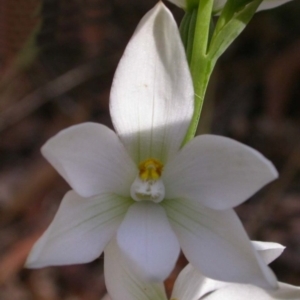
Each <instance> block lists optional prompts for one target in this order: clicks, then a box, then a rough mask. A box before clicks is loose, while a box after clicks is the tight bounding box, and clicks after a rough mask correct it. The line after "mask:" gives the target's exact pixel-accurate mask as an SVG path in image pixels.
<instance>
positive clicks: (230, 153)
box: [163, 135, 277, 209]
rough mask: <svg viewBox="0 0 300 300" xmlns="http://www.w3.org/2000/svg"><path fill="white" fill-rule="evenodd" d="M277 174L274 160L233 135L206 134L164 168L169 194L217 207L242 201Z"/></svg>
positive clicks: (227, 206)
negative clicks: (233, 138)
mask: <svg viewBox="0 0 300 300" xmlns="http://www.w3.org/2000/svg"><path fill="white" fill-rule="evenodd" d="M276 177H277V171H276V170H275V168H274V166H273V165H272V163H271V162H270V161H268V160H267V159H266V158H265V157H263V156H262V155H261V154H260V153H259V152H257V151H256V150H254V149H252V148H250V147H248V146H245V145H243V144H241V143H239V142H236V141H234V140H232V139H229V138H225V137H221V136H214V135H202V136H199V137H196V138H194V139H193V140H192V141H191V142H189V143H188V144H187V145H186V146H185V147H184V148H183V149H182V150H181V151H180V152H179V153H178V154H177V155H176V156H175V157H174V158H173V160H171V161H170V162H169V163H168V164H167V165H166V166H165V168H164V172H163V181H164V184H165V189H166V196H165V197H166V198H167V199H173V198H187V199H190V200H191V201H194V202H199V203H201V204H203V205H205V206H207V207H209V208H213V209H228V208H231V207H233V206H236V205H239V204H240V203H242V202H244V201H245V200H246V199H247V198H249V197H250V196H252V195H253V194H254V193H255V192H257V191H258V190H259V189H260V188H262V187H263V186H264V185H265V184H267V183H269V182H270V181H272V180H274V179H275V178H276Z"/></svg>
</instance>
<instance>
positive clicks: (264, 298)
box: [205, 283, 300, 300]
mask: <svg viewBox="0 0 300 300" xmlns="http://www.w3.org/2000/svg"><path fill="white" fill-rule="evenodd" d="M220 299H222V300H245V299H255V300H276V299H278V300H283V299H284V300H299V299H300V288H299V287H296V286H291V285H287V284H283V283H279V289H278V290H276V291H267V290H263V289H261V288H259V287H257V286H253V285H244V284H231V285H227V286H226V287H224V288H221V289H219V290H217V291H215V292H213V293H212V294H210V295H209V296H207V297H206V298H205V300H220Z"/></svg>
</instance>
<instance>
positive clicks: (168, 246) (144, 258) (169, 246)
mask: <svg viewBox="0 0 300 300" xmlns="http://www.w3.org/2000/svg"><path fill="white" fill-rule="evenodd" d="M117 240H118V244H119V246H120V248H121V249H122V250H123V251H124V253H125V254H126V255H127V256H128V258H129V259H130V260H131V261H132V265H134V266H135V270H136V272H137V273H138V274H139V275H140V276H141V278H143V280H146V281H152V282H155V281H163V280H165V279H166V278H167V277H168V276H169V275H170V273H171V271H172V270H173V268H174V266H175V263H176V260H177V258H178V255H179V252H180V246H179V243H178V241H177V237H176V235H175V233H174V232H173V230H172V228H171V225H170V224H169V221H168V219H167V216H166V213H165V211H164V209H163V207H161V206H160V205H159V204H155V203H152V202H146V201H143V202H138V203H136V204H134V205H132V206H131V207H130V208H129V210H128V212H127V214H126V216H125V218H124V221H123V222H122V224H121V226H120V228H119V230H118V234H117Z"/></svg>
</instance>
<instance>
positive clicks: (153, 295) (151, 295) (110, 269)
mask: <svg viewBox="0 0 300 300" xmlns="http://www.w3.org/2000/svg"><path fill="white" fill-rule="evenodd" d="M104 275H105V284H106V288H107V291H108V293H109V295H110V297H111V298H112V299H114V300H167V297H166V293H165V288H164V285H163V283H153V284H149V283H146V282H144V281H142V280H141V278H140V277H139V276H137V275H136V274H135V273H134V272H133V270H132V269H131V268H130V266H129V264H128V261H126V259H125V258H124V257H123V254H122V251H121V250H120V248H119V247H118V245H117V243H116V241H115V240H113V241H112V242H110V243H109V245H108V246H107V247H106V248H105V251H104Z"/></svg>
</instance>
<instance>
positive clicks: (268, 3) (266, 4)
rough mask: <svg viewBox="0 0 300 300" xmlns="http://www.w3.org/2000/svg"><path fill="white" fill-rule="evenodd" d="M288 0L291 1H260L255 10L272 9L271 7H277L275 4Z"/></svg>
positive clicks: (284, 1) (281, 3) (278, 4)
mask: <svg viewBox="0 0 300 300" xmlns="http://www.w3.org/2000/svg"><path fill="white" fill-rule="evenodd" d="M290 1H292V0H264V1H263V2H262V3H261V5H260V6H259V7H258V9H257V11H261V10H266V9H272V8H275V7H277V6H280V5H283V4H285V3H288V2H290Z"/></svg>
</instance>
